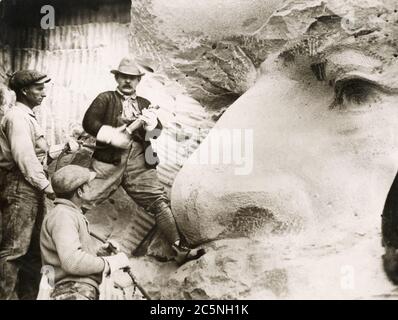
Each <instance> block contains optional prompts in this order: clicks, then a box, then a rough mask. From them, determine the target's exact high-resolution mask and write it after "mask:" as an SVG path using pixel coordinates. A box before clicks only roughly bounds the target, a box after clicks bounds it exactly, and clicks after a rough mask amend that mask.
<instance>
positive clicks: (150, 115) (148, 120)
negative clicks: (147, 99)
mask: <svg viewBox="0 0 398 320" xmlns="http://www.w3.org/2000/svg"><path fill="white" fill-rule="evenodd" d="M140 119H141V120H142V121H144V129H145V130H147V131H152V130H153V129H155V128H156V126H157V124H158V116H157V115H156V113H155V112H154V111H153V110H151V109H143V110H142V115H141V116H140Z"/></svg>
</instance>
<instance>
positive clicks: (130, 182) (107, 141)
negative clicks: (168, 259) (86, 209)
mask: <svg viewBox="0 0 398 320" xmlns="http://www.w3.org/2000/svg"><path fill="white" fill-rule="evenodd" d="M111 72H112V73H113V74H114V75H115V80H116V82H117V84H118V86H117V89H116V90H115V91H107V92H103V93H101V94H100V95H98V96H97V98H95V100H94V101H93V102H92V104H91V105H90V107H89V108H88V110H87V112H86V114H85V116H84V119H83V127H84V129H85V130H86V131H87V132H88V133H89V134H91V135H93V136H94V137H96V139H97V143H96V147H97V148H96V150H95V152H94V154H93V161H92V168H93V170H94V171H96V172H97V173H98V176H99V178H98V179H95V180H94V181H92V182H91V183H90V184H89V187H88V188H86V190H85V194H84V195H83V197H84V198H85V199H86V200H87V206H89V204H90V203H91V204H92V203H94V202H95V203H99V202H101V201H103V200H105V199H106V198H107V197H108V196H109V195H110V194H111V193H112V192H114V191H115V190H116V189H117V188H118V187H119V185H121V186H122V187H123V188H124V190H125V191H126V192H127V194H128V195H129V196H130V197H131V198H132V199H133V200H134V201H135V202H136V203H137V204H138V205H140V206H142V207H143V208H144V209H145V210H146V211H147V212H150V213H152V214H153V215H154V216H155V219H156V223H157V225H158V227H159V229H160V230H161V231H162V233H163V235H164V237H165V238H166V239H167V241H168V242H169V244H170V245H171V246H172V248H173V249H174V252H175V260H176V261H177V263H178V264H182V263H184V262H186V261H188V260H192V259H195V258H198V257H199V256H200V255H201V254H203V252H202V251H200V252H199V251H197V250H189V249H188V248H185V247H183V246H182V245H181V244H180V235H179V232H178V229H177V226H176V222H175V219H174V216H173V214H172V212H171V209H170V204H169V203H170V201H169V199H168V197H167V195H166V192H165V190H164V187H163V185H162V184H161V183H160V181H159V178H158V175H157V171H156V166H157V164H158V163H159V159H158V157H157V155H156V153H154V152H153V149H152V147H151V142H150V139H156V138H157V137H159V135H160V134H161V129H162V124H161V123H160V121H159V119H158V118H157V115H156V113H155V112H154V111H153V110H152V109H151V108H150V105H151V103H150V102H149V101H148V100H147V99H145V98H143V97H140V96H137V95H136V88H137V86H138V84H139V83H140V81H141V77H142V76H143V75H144V73H143V72H142V67H141V66H139V65H138V64H137V63H136V61H135V60H134V59H131V58H124V59H122V61H121V62H120V64H119V67H118V69H116V70H112V71H111ZM137 119H140V120H141V121H142V122H143V125H142V126H141V127H139V128H138V129H137V130H135V131H131V130H129V129H130V127H129V125H130V124H131V123H133V122H134V121H135V120H137Z"/></svg>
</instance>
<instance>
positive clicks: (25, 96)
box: [0, 70, 53, 299]
mask: <svg viewBox="0 0 398 320" xmlns="http://www.w3.org/2000/svg"><path fill="white" fill-rule="evenodd" d="M49 81H50V79H49V78H48V77H47V76H46V75H45V74H43V73H41V72H38V71H35V70H21V71H17V72H15V73H14V74H13V75H12V76H11V78H10V81H9V87H10V89H11V90H13V91H15V94H16V100H17V101H16V103H15V105H14V106H12V107H11V108H10V110H9V111H8V112H7V113H6V114H5V115H4V117H3V118H2V120H1V123H0V168H1V169H2V170H3V171H5V177H4V180H5V181H4V184H3V187H2V188H1V190H0V211H1V212H2V232H1V233H2V239H1V242H0V299H17V298H32V296H35V295H36V294H37V290H38V283H39V280H40V278H39V275H40V266H41V263H40V250H39V229H40V226H41V223H42V219H43V215H44V210H45V206H44V198H45V194H48V195H50V196H51V195H52V194H53V189H52V187H51V184H50V182H49V181H48V179H47V176H46V173H45V172H44V168H43V164H44V162H45V159H46V155H47V151H48V146H47V142H46V139H45V137H44V131H43V130H42V129H41V128H40V126H39V123H38V122H37V120H36V117H35V114H34V112H33V110H32V109H33V108H34V107H36V106H39V105H40V104H41V103H42V101H43V99H44V98H45V97H46V94H45V86H44V85H45V84H46V83H48V82H49ZM25 285H26V287H24V286H25ZM21 287H22V288H23V289H21ZM18 288H19V290H17V289H18ZM30 290H31V291H32V292H30V294H31V296H30V295H29V294H28V293H27V292H29V291H30ZM17 292H18V294H17ZM24 293H26V295H25V296H23V294H24Z"/></svg>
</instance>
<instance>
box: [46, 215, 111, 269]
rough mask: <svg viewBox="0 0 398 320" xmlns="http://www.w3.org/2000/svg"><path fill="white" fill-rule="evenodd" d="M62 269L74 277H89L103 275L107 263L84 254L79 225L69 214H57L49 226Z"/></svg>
mask: <svg viewBox="0 0 398 320" xmlns="http://www.w3.org/2000/svg"><path fill="white" fill-rule="evenodd" d="M48 231H49V234H50V235H51V236H52V239H53V241H54V244H55V247H56V250H57V253H58V256H59V260H60V262H61V267H62V269H63V270H64V271H65V272H67V273H69V274H72V275H78V276H88V275H92V274H97V273H101V272H102V271H103V270H104V267H105V261H104V260H103V259H102V258H100V257H97V256H94V255H92V254H90V253H87V252H84V251H83V249H82V243H81V242H80V238H79V223H78V222H77V221H76V220H75V219H74V218H73V217H71V216H70V215H69V214H57V215H56V217H54V219H53V220H52V221H51V223H49V224H48Z"/></svg>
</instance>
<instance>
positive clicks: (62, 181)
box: [51, 164, 96, 194]
mask: <svg viewBox="0 0 398 320" xmlns="http://www.w3.org/2000/svg"><path fill="white" fill-rule="evenodd" d="M95 176H96V173H95V172H93V171H90V170H89V169H87V168H84V167H81V166H77V165H74V164H70V165H67V166H65V167H63V168H61V169H59V170H58V171H56V172H55V173H54V175H53V177H52V178H51V185H52V187H53V190H54V192H55V193H56V194H65V193H69V192H72V191H74V190H76V189H77V188H79V187H80V186H82V185H83V184H85V183H87V182H90V181H91V180H93V179H94V178H95Z"/></svg>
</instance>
